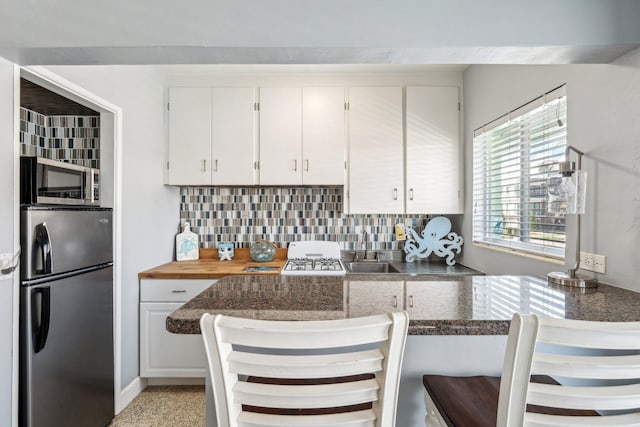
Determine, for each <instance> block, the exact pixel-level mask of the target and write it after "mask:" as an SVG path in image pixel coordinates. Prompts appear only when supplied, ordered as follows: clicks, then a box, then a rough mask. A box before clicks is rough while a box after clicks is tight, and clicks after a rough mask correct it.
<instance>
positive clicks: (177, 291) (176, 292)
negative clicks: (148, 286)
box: [171, 289, 187, 294]
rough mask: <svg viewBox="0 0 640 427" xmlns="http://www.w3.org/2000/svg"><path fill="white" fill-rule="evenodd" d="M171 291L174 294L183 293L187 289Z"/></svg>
mask: <svg viewBox="0 0 640 427" xmlns="http://www.w3.org/2000/svg"><path fill="white" fill-rule="evenodd" d="M171 292H172V293H174V294H184V293H186V292H187V290H186V289H174V290H172V291H171Z"/></svg>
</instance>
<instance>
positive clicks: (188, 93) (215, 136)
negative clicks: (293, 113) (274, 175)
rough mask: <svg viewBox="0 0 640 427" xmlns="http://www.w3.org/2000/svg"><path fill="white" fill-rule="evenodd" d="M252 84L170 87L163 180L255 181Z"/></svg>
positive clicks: (191, 182)
mask: <svg viewBox="0 0 640 427" xmlns="http://www.w3.org/2000/svg"><path fill="white" fill-rule="evenodd" d="M254 103H255V96H254V89H253V88H213V89H211V88H170V89H169V156H168V157H169V158H168V168H169V172H168V184H171V185H254V184H255V183H256V180H255V174H256V173H255V170H254V161H255V159H256V153H255V151H256V131H255V129H256V125H255V122H256V113H255V111H254Z"/></svg>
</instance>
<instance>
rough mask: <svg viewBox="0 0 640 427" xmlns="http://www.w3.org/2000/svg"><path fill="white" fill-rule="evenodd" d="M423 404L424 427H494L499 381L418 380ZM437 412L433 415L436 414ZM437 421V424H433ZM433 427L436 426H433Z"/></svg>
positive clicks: (559, 411) (537, 378)
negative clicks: (421, 386)
mask: <svg viewBox="0 0 640 427" xmlns="http://www.w3.org/2000/svg"><path fill="white" fill-rule="evenodd" d="M531 381H532V382H535V383H540V384H556V385H557V384H558V383H557V382H556V381H555V380H554V379H553V378H551V377H549V376H546V375H534V376H532V378H531ZM422 382H423V384H424V388H425V393H427V394H425V400H426V404H427V408H428V409H427V410H428V411H429V418H428V419H429V420H430V421H431V424H435V425H434V426H432V425H431V424H430V423H427V426H428V427H445V426H447V427H456V426H457V427H495V426H496V423H497V413H498V396H499V393H500V377H490V376H483V375H479V376H473V377H451V376H447V375H425V376H424V377H422ZM436 410H437V412H436ZM527 410H528V411H529V412H533V413H539V414H553V415H568V416H597V415H598V413H597V412H595V411H585V410H572V409H563V408H547V407H541V406H534V405H528V406H527ZM436 420H437V421H436ZM436 423H437V424H436Z"/></svg>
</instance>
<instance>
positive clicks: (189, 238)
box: [176, 222, 199, 261]
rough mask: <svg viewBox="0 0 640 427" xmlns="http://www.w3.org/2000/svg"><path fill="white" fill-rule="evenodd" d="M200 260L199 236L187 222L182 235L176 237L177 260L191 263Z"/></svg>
mask: <svg viewBox="0 0 640 427" xmlns="http://www.w3.org/2000/svg"><path fill="white" fill-rule="evenodd" d="M198 258H199V256H198V235H197V234H196V233H194V232H193V231H191V228H190V225H189V223H188V222H185V223H184V227H183V229H182V233H178V235H177V236H176V260H177V261H191V260H195V259H198Z"/></svg>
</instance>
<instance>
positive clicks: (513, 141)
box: [473, 86, 567, 258]
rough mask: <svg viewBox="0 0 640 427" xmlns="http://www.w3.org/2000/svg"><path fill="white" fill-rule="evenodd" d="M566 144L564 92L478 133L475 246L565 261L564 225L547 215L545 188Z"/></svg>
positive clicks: (475, 141)
mask: <svg viewBox="0 0 640 427" xmlns="http://www.w3.org/2000/svg"><path fill="white" fill-rule="evenodd" d="M566 144H567V98H566V87H565V86H561V87H559V88H557V89H554V90H553V91H551V92H549V93H547V94H545V95H543V96H541V97H539V98H537V99H535V100H533V101H531V102H529V103H527V104H525V105H523V106H522V107H520V108H518V109H516V110H514V111H512V112H510V113H509V114H506V115H504V116H502V117H500V118H499V119H497V120H494V121H493V122H491V123H488V124H487V125H485V126H483V127H482V128H480V129H477V130H476V131H474V136H473V241H474V242H479V243H484V244H489V245H496V246H500V247H504V248H509V249H513V250H517V251H523V252H529V253H535V254H539V255H544V256H549V257H554V258H562V257H564V247H565V219H564V216H555V215H554V214H550V213H548V212H547V187H548V184H549V178H550V177H551V176H552V175H556V174H557V173H558V172H557V171H558V162H560V161H562V160H563V159H564V153H565V147H566Z"/></svg>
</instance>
